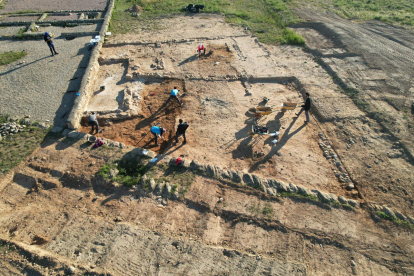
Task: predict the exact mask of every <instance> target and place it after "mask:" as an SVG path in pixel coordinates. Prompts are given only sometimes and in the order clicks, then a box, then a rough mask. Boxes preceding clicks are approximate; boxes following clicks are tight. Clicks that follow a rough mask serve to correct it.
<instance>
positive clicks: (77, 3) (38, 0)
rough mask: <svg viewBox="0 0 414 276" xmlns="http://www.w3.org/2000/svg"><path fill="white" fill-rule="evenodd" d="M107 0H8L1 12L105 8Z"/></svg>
mask: <svg viewBox="0 0 414 276" xmlns="http://www.w3.org/2000/svg"><path fill="white" fill-rule="evenodd" d="M106 4H107V0H94V1H85V0H70V1H67V0H8V2H7V4H6V6H5V7H4V8H3V9H2V10H1V12H0V13H10V12H18V11H26V10H30V11H63V10H65V11H66V10H104V9H105V8H106Z"/></svg>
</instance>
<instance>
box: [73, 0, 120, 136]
mask: <svg viewBox="0 0 414 276" xmlns="http://www.w3.org/2000/svg"><path fill="white" fill-rule="evenodd" d="M114 5H115V0H110V1H109V2H108V7H107V12H106V14H105V19H104V22H103V23H102V27H101V30H100V31H99V35H100V36H101V38H104V36H105V34H106V32H107V30H108V27H109V23H110V20H111V16H112V11H113V8H114ZM103 42H104V39H101V41H100V42H99V43H98V45H97V46H95V47H94V49H93V50H92V54H91V57H90V58H89V62H88V66H87V68H86V70H85V73H84V75H83V77H82V81H81V85H80V88H79V93H78V94H79V96H78V97H76V99H75V101H74V103H73V107H72V110H71V112H70V114H69V117H68V120H67V121H66V125H67V127H69V128H71V129H77V128H78V127H79V126H80V120H81V118H82V115H83V112H84V111H85V109H86V106H87V105H88V103H89V100H90V98H91V96H92V88H91V86H92V83H93V80H94V79H95V78H96V76H97V73H98V71H99V62H98V58H99V56H100V53H99V52H100V50H101V48H102V45H103Z"/></svg>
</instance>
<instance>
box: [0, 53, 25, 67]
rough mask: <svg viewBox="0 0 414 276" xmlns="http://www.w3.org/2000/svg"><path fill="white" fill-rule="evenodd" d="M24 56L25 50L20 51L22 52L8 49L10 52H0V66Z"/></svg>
mask: <svg viewBox="0 0 414 276" xmlns="http://www.w3.org/2000/svg"><path fill="white" fill-rule="evenodd" d="M25 56H27V53H26V52H25V51H22V52H13V51H10V52H4V53H0V66H1V65H6V64H10V63H12V62H15V61H16V60H19V59H21V58H22V57H25Z"/></svg>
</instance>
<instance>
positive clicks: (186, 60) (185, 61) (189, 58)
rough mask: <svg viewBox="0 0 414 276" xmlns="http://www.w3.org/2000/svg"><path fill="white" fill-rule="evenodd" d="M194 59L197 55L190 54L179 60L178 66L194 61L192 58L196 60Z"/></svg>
mask: <svg viewBox="0 0 414 276" xmlns="http://www.w3.org/2000/svg"><path fill="white" fill-rule="evenodd" d="M196 59H197V55H192V56H190V57H188V58H186V59H185V60H183V61H181V62H180V63H179V64H178V66H183V65H184V64H186V63H189V62H193V61H194V60H196Z"/></svg>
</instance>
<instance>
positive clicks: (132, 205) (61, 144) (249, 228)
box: [0, 138, 413, 275]
mask: <svg viewBox="0 0 414 276" xmlns="http://www.w3.org/2000/svg"><path fill="white" fill-rule="evenodd" d="M125 154H126V152H122V151H114V150H111V149H107V148H100V149H97V150H94V149H91V144H90V143H86V144H85V143H84V142H81V141H80V142H77V143H75V144H73V141H72V140H70V139H67V138H65V139H63V138H62V139H60V140H58V141H52V140H47V141H45V143H44V145H43V148H42V149H40V150H38V151H37V152H36V153H35V154H34V155H33V156H32V158H30V160H29V162H28V163H27V164H26V166H22V167H21V169H19V170H17V171H16V173H15V174H14V176H13V175H10V177H11V178H10V177H9V179H3V181H2V182H1V186H0V189H1V190H0V191H1V194H2V198H1V201H0V210H1V213H2V216H1V218H0V221H1V224H0V237H1V238H3V239H5V238H8V239H11V240H12V243H11V244H12V245H13V244H15V245H18V246H19V245H20V246H23V249H24V250H23V249H22V248H19V247H18V248H17V249H15V250H12V251H8V253H7V254H6V255H5V258H3V260H4V261H2V262H0V263H1V264H2V265H1V267H0V269H1V271H2V272H6V271H7V272H8V273H9V272H10V273H11V272H13V273H17V274H18V273H19V272H18V271H24V270H29V271H32V270H33V271H38V272H39V273H40V275H47V273H59V272H63V271H68V269H69V266H73V267H74V268H76V272H77V273H79V274H84V273H93V272H96V273H99V272H107V273H110V274H111V275H131V274H140V275H150V274H154V273H155V274H156V273H159V274H177V273H178V274H180V273H181V274H204V275H216V274H228V275H255V274H258V275H260V274H266V275H309V274H326V273H328V274H334V275H350V274H356V275H366V274H373V275H393V274H394V273H407V274H411V273H412V272H413V271H412V270H411V268H412V267H413V260H412V258H411V255H412V254H413V250H412V248H413V247H412V242H413V241H412V234H411V233H410V232H411V231H409V230H404V229H399V228H395V226H393V224H392V223H391V222H387V221H380V222H378V223H375V222H374V221H373V220H372V219H371V218H370V215H369V213H367V212H366V211H364V210H361V209H360V210H356V211H346V210H343V209H335V208H332V207H330V206H327V205H323V204H314V203H312V202H307V201H301V200H294V199H280V198H276V197H269V196H266V195H265V194H263V193H262V192H260V191H256V190H251V189H247V188H245V187H242V186H234V185H230V186H229V183H226V182H220V181H217V180H214V179H209V178H206V177H205V176H196V177H195V179H194V181H193V182H192V184H191V186H190V188H189V190H188V191H187V193H185V194H184V195H183V197H181V199H179V200H178V201H168V203H167V204H166V205H165V204H164V205H160V203H159V197H157V196H155V195H152V194H151V193H147V192H145V191H143V190H140V189H138V190H137V189H129V188H127V187H119V185H117V184H116V183H111V182H110V181H109V182H108V181H106V180H103V179H101V178H99V177H97V176H96V173H97V171H98V170H99V168H100V167H101V166H102V165H103V164H104V163H105V161H106V160H108V159H109V158H118V157H119V158H123V156H125ZM220 198H221V199H220ZM46 206H48V207H47V208H45V207H46ZM265 208H266V209H265ZM264 210H266V212H265V211H264ZM270 210H271V211H270ZM367 229H369V231H367ZM39 241H40V242H39ZM31 244H32V245H31ZM34 244H35V245H34ZM28 245H31V246H28ZM27 252H29V253H30V254H31V255H30V256H32V257H31V258H27V257H25V256H27V255H28V253H27ZM39 256H49V257H48V258H46V259H45V258H44V257H43V258H42V257H39ZM45 260H48V262H46V261H45Z"/></svg>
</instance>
